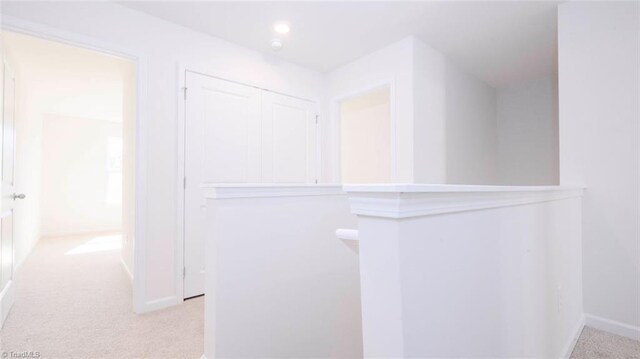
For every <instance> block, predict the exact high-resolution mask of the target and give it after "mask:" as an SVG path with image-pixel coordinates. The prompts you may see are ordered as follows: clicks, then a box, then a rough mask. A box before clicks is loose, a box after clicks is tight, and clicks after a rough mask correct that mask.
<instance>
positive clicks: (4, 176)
mask: <svg viewBox="0 0 640 359" xmlns="http://www.w3.org/2000/svg"><path fill="white" fill-rule="evenodd" d="M2 82H3V90H2V94H3V96H2V104H3V105H2V135H0V141H2V143H1V144H0V149H1V150H2V155H1V156H0V158H1V160H2V164H1V165H0V169H1V174H0V178H1V182H2V183H1V185H2V200H1V201H0V202H1V207H2V209H1V211H0V327H1V326H2V324H3V323H4V320H5V319H6V317H7V315H8V314H9V310H10V309H11V306H12V305H13V300H14V294H13V274H14V273H13V271H14V244H13V241H14V238H13V221H14V202H15V200H16V196H15V183H14V164H15V145H16V143H15V139H16V132H15V128H16V127H15V77H14V75H13V73H12V72H11V70H10V69H9V67H8V66H7V64H6V63H4V67H3V81H2Z"/></svg>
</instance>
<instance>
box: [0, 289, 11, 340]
mask: <svg viewBox="0 0 640 359" xmlns="http://www.w3.org/2000/svg"><path fill="white" fill-rule="evenodd" d="M14 296H15V289H14V285H13V280H10V281H9V283H7V286H6V287H5V288H4V290H2V292H0V328H2V326H3V325H4V321H5V320H6V319H7V316H8V315H9V310H11V306H12V305H13V300H14Z"/></svg>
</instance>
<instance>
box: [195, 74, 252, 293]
mask: <svg viewBox="0 0 640 359" xmlns="http://www.w3.org/2000/svg"><path fill="white" fill-rule="evenodd" d="M186 81H187V89H188V96H187V100H186V107H185V111H186V113H185V121H186V125H185V177H186V185H185V197H184V199H185V217H184V224H185V232H184V235H185V245H184V263H185V278H184V297H185V298H188V297H193V296H196V295H200V294H204V284H205V282H204V276H205V258H204V254H203V253H204V248H205V209H206V203H205V199H204V195H203V193H202V189H201V188H200V185H201V184H203V183H246V182H259V180H260V173H259V169H260V163H259V162H260V157H259V153H260V148H259V146H260V134H259V129H260V90H259V89H256V88H253V87H250V86H244V85H240V84H237V83H233V82H229V81H224V80H219V79H216V78H212V77H208V76H204V75H200V74H195V73H191V72H187V75H186Z"/></svg>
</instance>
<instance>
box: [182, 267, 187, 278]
mask: <svg viewBox="0 0 640 359" xmlns="http://www.w3.org/2000/svg"><path fill="white" fill-rule="evenodd" d="M186 276H187V267H182V278H183V279H184V278H185V277H186Z"/></svg>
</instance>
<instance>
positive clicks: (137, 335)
mask: <svg viewBox="0 0 640 359" xmlns="http://www.w3.org/2000/svg"><path fill="white" fill-rule="evenodd" d="M119 241H120V238H119V236H118V235H117V234H115V235H114V234H96V235H92V236H76V237H63V238H45V239H42V240H41V241H40V242H39V243H38V245H37V246H36V248H35V249H34V250H33V253H32V254H31V255H30V256H29V258H28V259H27V260H26V261H25V263H24V265H23V266H22V268H21V269H20V270H19V272H18V276H17V278H16V279H17V280H16V284H17V285H16V303H15V304H14V306H13V309H12V310H11V313H10V314H9V317H8V318H7V321H6V323H5V325H4V327H3V328H2V330H1V331H0V353H3V352H6V353H10V352H13V353H14V356H13V357H19V356H16V355H20V354H21V353H24V352H25V351H33V352H38V353H39V354H40V357H41V358H82V359H97V358H118V359H126V358H154V359H161V358H171V359H179V358H189V359H191V358H194V359H195V358H200V356H201V355H202V353H203V326H204V324H203V320H204V299H203V297H200V298H196V299H191V300H188V301H186V302H185V303H183V304H182V305H179V306H176V307H173V308H169V309H165V310H161V311H157V312H153V313H149V314H142V315H136V314H134V313H133V310H132V305H131V298H132V296H131V283H130V281H129V278H128V277H127V275H126V274H125V271H124V269H123V268H122V264H121V263H120V251H119V248H118V247H119V243H120V242H119ZM7 357H11V356H10V355H9V354H7ZM32 357H33V356H32ZM571 358H574V359H596V358H597V359H600V358H611V359H630V358H638V359H640V342H637V341H634V340H631V339H627V338H623V337H619V336H616V335H612V334H609V333H605V332H601V331H599V330H595V329H592V328H588V327H587V328H585V329H584V330H583V332H582V334H581V335H580V339H579V341H578V344H577V345H576V347H575V349H574V351H573V354H572V355H571Z"/></svg>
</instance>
